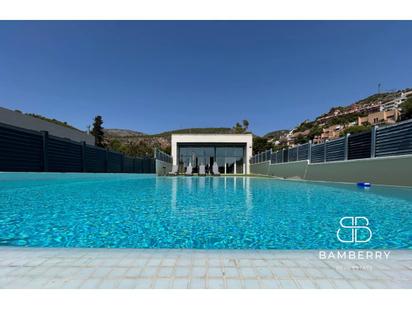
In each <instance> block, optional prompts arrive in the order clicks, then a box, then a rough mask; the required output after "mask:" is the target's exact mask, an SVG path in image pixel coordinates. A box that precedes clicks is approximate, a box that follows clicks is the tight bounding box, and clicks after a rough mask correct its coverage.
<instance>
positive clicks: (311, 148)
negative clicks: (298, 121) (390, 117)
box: [250, 119, 412, 164]
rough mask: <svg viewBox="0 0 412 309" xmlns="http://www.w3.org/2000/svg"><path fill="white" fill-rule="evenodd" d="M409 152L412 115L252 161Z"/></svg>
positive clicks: (318, 159) (266, 153)
mask: <svg viewBox="0 0 412 309" xmlns="http://www.w3.org/2000/svg"><path fill="white" fill-rule="evenodd" d="M407 154H412V119H411V120H406V121H403V122H400V123H396V124H393V125H386V126H381V127H373V128H372V130H370V131H367V132H361V133H356V134H347V135H346V136H344V137H341V138H338V139H334V140H331V141H326V142H324V143H320V144H312V142H309V143H306V144H303V145H298V146H295V147H293V148H289V149H282V150H278V151H276V152H273V151H272V150H267V151H264V152H261V153H259V154H256V155H255V156H253V157H252V158H251V160H250V162H251V164H256V163H262V162H267V161H270V163H271V164H279V163H286V162H296V161H304V160H308V161H309V162H310V163H324V162H333V161H344V160H356V159H366V158H374V157H384V156H399V155H407Z"/></svg>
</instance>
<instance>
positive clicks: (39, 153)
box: [0, 123, 155, 173]
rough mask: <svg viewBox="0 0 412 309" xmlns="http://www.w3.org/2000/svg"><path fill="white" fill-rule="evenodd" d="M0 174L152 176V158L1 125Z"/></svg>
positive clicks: (153, 167)
mask: <svg viewBox="0 0 412 309" xmlns="http://www.w3.org/2000/svg"><path fill="white" fill-rule="evenodd" d="M0 171H10V172H91V173H154V172H155V165H154V159H153V158H137V157H129V156H126V155H124V154H122V153H119V152H114V151H110V150H108V149H104V148H100V147H96V146H93V145H88V144H86V143H84V142H83V143H80V142H75V141H72V140H70V139H66V138H60V137H56V136H52V135H49V134H48V132H46V131H43V132H37V131H33V130H27V129H22V128H17V127H14V126H10V125H7V124H2V123H0Z"/></svg>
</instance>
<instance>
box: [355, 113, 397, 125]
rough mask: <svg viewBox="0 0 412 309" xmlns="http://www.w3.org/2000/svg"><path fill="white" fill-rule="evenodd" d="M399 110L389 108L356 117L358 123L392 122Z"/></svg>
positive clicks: (394, 120)
mask: <svg viewBox="0 0 412 309" xmlns="http://www.w3.org/2000/svg"><path fill="white" fill-rule="evenodd" d="M399 115H400V113H399V110H397V109H391V110H388V111H382V112H376V113H372V114H369V115H367V116H365V117H359V118H358V125H360V126H361V125H368V124H370V125H376V124H383V123H385V124H392V123H395V122H396V121H398V119H399Z"/></svg>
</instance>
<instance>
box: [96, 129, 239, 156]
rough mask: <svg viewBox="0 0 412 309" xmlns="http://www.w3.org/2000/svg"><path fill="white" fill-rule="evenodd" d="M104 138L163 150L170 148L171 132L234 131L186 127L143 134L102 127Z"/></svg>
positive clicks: (109, 141) (111, 141)
mask: <svg viewBox="0 0 412 309" xmlns="http://www.w3.org/2000/svg"><path fill="white" fill-rule="evenodd" d="M104 133H105V140H106V143H107V144H109V145H110V144H113V143H115V144H122V145H130V144H136V145H141V146H143V145H144V147H148V148H159V149H163V150H164V151H167V152H168V151H169V150H170V147H171V146H170V143H171V136H172V134H174V133H176V134H184V133H188V134H199V133H204V134H222V133H227V134H230V133H234V130H233V129H232V128H188V129H180V130H173V131H165V132H161V133H158V134H145V133H142V132H138V131H133V130H127V129H104Z"/></svg>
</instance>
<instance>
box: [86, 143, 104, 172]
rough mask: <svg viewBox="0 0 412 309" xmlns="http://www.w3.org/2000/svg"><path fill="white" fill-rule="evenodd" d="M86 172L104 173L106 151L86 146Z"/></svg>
mask: <svg viewBox="0 0 412 309" xmlns="http://www.w3.org/2000/svg"><path fill="white" fill-rule="evenodd" d="M85 158H86V172H92V173H104V172H106V150H104V149H101V148H98V147H94V146H89V145H86V153H85Z"/></svg>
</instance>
